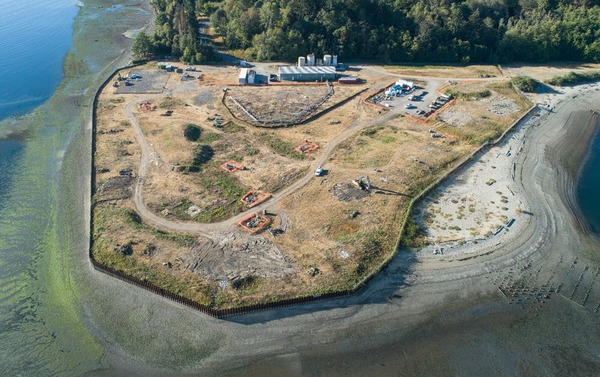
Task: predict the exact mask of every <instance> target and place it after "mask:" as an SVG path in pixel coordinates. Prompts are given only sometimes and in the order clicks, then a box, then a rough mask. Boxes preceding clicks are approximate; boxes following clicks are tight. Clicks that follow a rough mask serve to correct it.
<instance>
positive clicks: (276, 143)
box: [258, 132, 305, 160]
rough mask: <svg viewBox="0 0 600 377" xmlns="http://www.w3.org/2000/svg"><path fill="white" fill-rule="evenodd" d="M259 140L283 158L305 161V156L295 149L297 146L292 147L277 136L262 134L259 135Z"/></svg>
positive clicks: (267, 133)
mask: <svg viewBox="0 0 600 377" xmlns="http://www.w3.org/2000/svg"><path fill="white" fill-rule="evenodd" d="M258 139H259V140H260V141H262V142H264V143H266V144H267V145H268V146H269V148H271V149H272V150H273V152H275V153H277V154H280V155H282V156H287V157H291V158H294V159H296V160H304V158H305V157H304V155H303V154H302V153H298V152H297V151H296V150H294V148H295V147H296V145H292V144H291V143H288V142H286V141H283V140H281V138H279V137H278V136H277V135H275V134H273V133H269V132H261V133H260V134H258Z"/></svg>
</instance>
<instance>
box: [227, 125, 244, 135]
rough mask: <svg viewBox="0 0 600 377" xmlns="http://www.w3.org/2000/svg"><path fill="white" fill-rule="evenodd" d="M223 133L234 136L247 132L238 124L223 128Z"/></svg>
mask: <svg viewBox="0 0 600 377" xmlns="http://www.w3.org/2000/svg"><path fill="white" fill-rule="evenodd" d="M223 132H225V133H227V134H234V133H239V132H246V129H245V128H244V127H242V126H240V125H239V124H237V123H233V122H232V123H229V124H228V125H226V126H225V127H223Z"/></svg>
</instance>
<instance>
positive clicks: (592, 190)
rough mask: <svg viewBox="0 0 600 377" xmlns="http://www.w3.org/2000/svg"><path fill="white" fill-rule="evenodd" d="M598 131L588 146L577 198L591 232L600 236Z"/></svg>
mask: <svg viewBox="0 0 600 377" xmlns="http://www.w3.org/2000/svg"><path fill="white" fill-rule="evenodd" d="M599 167H600V133H597V134H596V136H595V137H594V140H593V141H592V144H591V146H590V155H589V157H588V160H587V161H586V163H585V166H584V167H583V169H582V171H581V177H580V178H579V185H578V187H577V200H578V202H579V207H580V208H581V210H582V212H583V214H584V216H585V218H586V220H587V222H588V225H589V226H590V228H591V230H592V232H594V233H595V234H596V235H598V236H600V169H599Z"/></svg>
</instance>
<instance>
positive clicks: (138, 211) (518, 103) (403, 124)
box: [93, 63, 528, 307]
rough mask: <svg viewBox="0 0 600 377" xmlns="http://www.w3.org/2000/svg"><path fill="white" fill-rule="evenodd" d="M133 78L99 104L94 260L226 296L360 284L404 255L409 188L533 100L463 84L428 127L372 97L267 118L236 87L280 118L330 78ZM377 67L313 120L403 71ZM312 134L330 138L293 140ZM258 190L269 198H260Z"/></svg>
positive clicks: (491, 85) (261, 296)
mask: <svg viewBox="0 0 600 377" xmlns="http://www.w3.org/2000/svg"><path fill="white" fill-rule="evenodd" d="M154 64H155V63H154ZM148 72H155V74H149V73H148ZM156 72H159V73H156ZM362 72H363V71H359V72H358V75H359V76H360V75H361V73H362ZM469 72H470V71H469ZM126 73H127V74H128V75H131V74H132V73H134V72H126ZM135 73H136V74H137V75H139V76H140V77H141V78H140V79H136V80H139V81H140V82H141V83H142V84H140V85H137V84H138V83H137V81H136V83H134V85H132V86H128V88H132V89H131V90H133V88H134V87H136V86H137V90H138V91H137V92H134V91H129V92H123V91H122V90H121V88H123V86H120V87H118V88H115V87H112V86H109V87H107V88H106V89H105V90H104V92H103V93H102V95H101V96H100V100H99V105H98V119H97V129H96V135H95V136H96V151H95V169H96V173H97V174H96V181H95V188H96V193H95V195H94V201H95V206H94V247H93V253H94V257H95V258H96V259H97V260H98V261H99V262H101V263H105V264H107V265H109V266H111V267H113V268H117V269H121V270H124V271H126V272H127V273H130V274H132V275H135V276H137V277H138V278H142V279H146V280H148V281H152V282H154V283H155V284H158V285H160V286H163V287H165V288H167V289H169V290H172V291H175V292H177V293H178V294H181V295H184V296H186V297H190V298H192V299H194V300H197V301H198V302H202V303H205V304H207V305H211V306H214V307H228V306H235V305H240V304H247V303H253V302H257V301H265V300H272V299H273V297H279V298H284V297H294V296H298V295H305V294H315V293H321V292H327V291H332V290H336V289H343V288H348V287H350V286H352V285H353V284H354V283H355V282H356V281H357V280H359V279H360V278H361V277H363V276H364V275H366V274H368V273H369V271H371V270H372V269H373V268H375V266H377V265H378V264H379V263H380V262H381V261H382V260H383V259H385V257H386V256H388V255H389V254H390V253H392V252H393V251H394V245H395V243H396V240H397V236H398V234H399V232H400V225H401V223H402V220H403V218H404V217H405V215H406V211H407V208H408V204H409V202H410V200H411V198H412V197H414V196H415V195H417V194H418V193H419V192H420V191H421V190H423V189H424V188H425V187H426V186H427V185H429V184H430V183H431V182H432V181H433V180H435V178H436V177H437V176H439V175H440V174H443V173H445V172H446V171H447V170H448V169H450V168H451V167H452V166H453V164H454V163H456V162H457V161H459V160H460V159H461V158H462V157H463V156H465V155H466V154H468V153H469V152H470V151H472V150H474V149H475V148H476V147H477V146H478V145H479V143H480V142H481V141H483V140H486V139H487V138H490V137H494V136H497V134H499V133H501V132H502V131H503V130H504V129H505V128H506V127H508V126H509V125H510V124H511V123H512V122H513V121H514V120H515V119H516V118H518V116H519V115H520V114H521V113H522V111H523V110H524V109H525V108H527V107H528V104H527V103H526V102H525V100H524V99H523V98H521V97H520V96H519V95H518V94H517V93H515V92H514V91H512V89H510V87H509V86H508V85H507V84H506V82H499V81H497V80H495V81H491V82H484V81H478V82H475V83H474V82H468V81H465V82H458V83H456V84H455V85H452V86H451V87H449V88H450V89H451V90H452V91H453V93H455V94H456V95H457V97H458V98H457V100H456V102H455V103H454V104H453V105H452V106H451V107H450V108H449V109H447V110H445V111H444V112H442V113H441V114H440V115H439V116H438V119H436V120H434V121H431V122H430V123H429V124H420V123H417V122H415V121H414V120H411V119H409V118H406V117H404V116H403V115H402V111H403V110H402V109H401V108H398V109H392V110H389V111H383V110H377V109H374V108H372V107H371V106H367V105H365V104H363V103H362V102H361V99H362V98H363V96H362V95H361V96H360V97H357V98H354V99H352V100H351V101H349V102H347V103H345V104H344V105H342V106H340V107H337V108H335V109H333V110H331V111H328V112H326V113H324V114H323V115H322V116H317V117H316V119H314V120H313V121H311V122H310V123H307V124H303V125H301V126H295V127H288V128H276V129H269V128H260V127H254V126H253V125H251V124H249V123H248V122H245V121H243V117H242V116H241V115H240V114H238V113H236V110H233V111H232V112H233V114H232V113H231V112H230V111H229V110H228V108H227V107H226V106H224V104H223V99H224V96H225V95H231V96H234V97H235V98H236V99H237V100H238V101H240V102H242V103H244V106H245V107H247V108H249V107H251V108H252V113H253V114H255V115H260V116H262V117H270V118H271V119H275V118H277V117H279V116H280V114H281V116H289V114H293V113H297V112H298V110H299V109H302V108H305V107H306V106H307V104H311V103H314V102H315V101H317V100H318V99H319V98H322V97H323V96H324V95H325V94H326V93H327V90H328V89H327V88H326V87H325V85H324V84H321V85H314V84H310V85H298V84H295V85H291V86H285V85H277V86H275V85H274V86H267V87H243V86H238V85H237V84H233V83H235V81H236V79H237V70H236V69H235V68H231V67H225V66H220V67H212V66H211V67H209V66H197V70H196V71H193V72H189V73H190V74H191V75H193V76H194V78H192V79H186V80H183V81H182V80H181V74H177V73H166V72H162V71H158V68H156V67H155V66H153V65H152V64H151V65H149V66H147V67H140V68H138V69H137V70H136V71H135ZM353 73H355V72H353ZM465 75H466V73H465ZM199 76H200V77H201V79H198V77H199ZM165 78H166V79H165ZM364 78H366V79H367V83H368V84H365V85H358V86H340V85H337V84H335V83H334V84H333V90H334V94H333V95H331V96H330V97H329V98H327V100H326V101H325V102H323V103H322V104H321V105H319V106H318V107H317V108H315V109H313V112H312V113H311V114H310V115H315V114H318V113H319V112H321V111H323V110H328V107H329V106H331V105H332V104H334V103H338V102H340V101H342V100H343V99H344V98H348V97H351V96H353V95H355V94H356V93H358V92H359V91H362V90H364V89H368V91H367V92H369V93H370V92H373V91H374V90H377V89H379V88H380V86H381V83H382V82H389V81H393V79H394V77H392V76H389V77H388V76H385V75H383V74H382V73H381V70H371V71H369V70H365V71H364ZM144 80H146V81H147V82H145V81H144ZM115 81H116V78H115ZM161 85H162V88H163V89H162V91H160V92H158V90H157V88H159V87H160V86H161ZM144 88H145V89H144ZM224 89H227V94H226V92H225V91H224ZM483 92H485V95H480V94H481V93H483ZM473 93H475V94H477V93H479V94H478V95H477V96H475V97H477V98H474V97H473ZM488 93H489V94H488ZM253 101H254V102H253ZM228 106H229V105H228ZM229 108H230V109H231V107H230V106H229ZM434 134H435V137H433V135H434ZM303 143H305V144H307V145H310V146H316V147H317V148H316V150H314V151H312V152H309V153H301V152H299V151H298V150H295V148H297V147H299V146H301V145H302V144H303ZM300 150H302V149H300ZM319 166H322V167H323V169H324V170H323V174H322V175H321V176H318V177H317V176H315V173H314V172H315V169H316V168H317V167H319ZM251 190H259V191H258V192H259V193H258V194H248V195H245V194H246V193H249V192H254V191H251ZM260 192H263V193H264V194H260ZM261 195H264V198H268V197H270V198H269V199H267V200H266V201H265V202H264V203H261V204H257V203H258V201H257V202H256V203H253V202H252V201H253V200H255V199H256V200H261V199H260V198H261ZM242 197H245V198H248V200H242ZM257 212H261V214H262V216H263V217H265V218H266V219H268V222H269V223H270V224H269V226H268V229H267V230H264V231H262V232H260V233H257V234H256V235H251V234H250V233H248V232H247V231H245V230H244V229H243V228H242V227H241V226H239V225H238V224H239V223H240V221H247V220H242V219H244V218H248V216H249V215H252V214H253V213H257ZM263 212H264V214H263ZM244 225H245V226H247V227H248V226H249V227H250V229H251V228H252V227H253V226H256V224H253V223H252V222H249V223H244Z"/></svg>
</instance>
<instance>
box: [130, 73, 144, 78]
mask: <svg viewBox="0 0 600 377" xmlns="http://www.w3.org/2000/svg"><path fill="white" fill-rule="evenodd" d="M129 78H130V79H141V78H142V76H140V75H138V74H135V73H134V74H133V75H131V76H130V77H129Z"/></svg>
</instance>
